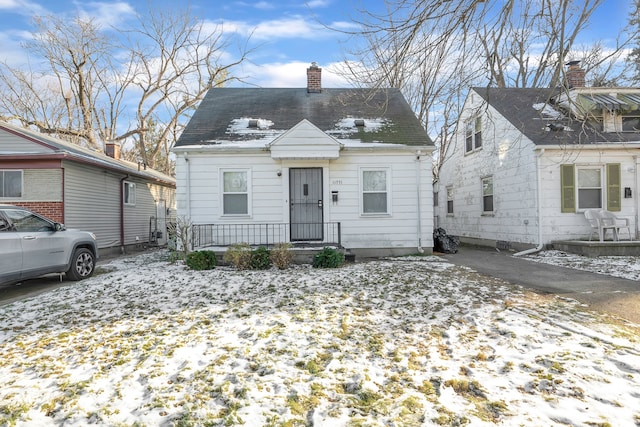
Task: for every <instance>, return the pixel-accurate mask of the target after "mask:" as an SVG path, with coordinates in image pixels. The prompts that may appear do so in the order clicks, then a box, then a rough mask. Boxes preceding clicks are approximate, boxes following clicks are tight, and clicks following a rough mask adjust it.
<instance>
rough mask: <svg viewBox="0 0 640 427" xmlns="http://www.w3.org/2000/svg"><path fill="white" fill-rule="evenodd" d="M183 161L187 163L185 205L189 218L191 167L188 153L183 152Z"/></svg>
mask: <svg viewBox="0 0 640 427" xmlns="http://www.w3.org/2000/svg"><path fill="white" fill-rule="evenodd" d="M184 161H185V163H186V164H187V191H186V194H185V196H186V198H187V200H186V203H185V204H186V205H187V214H186V215H185V216H186V217H187V218H189V219H191V167H190V165H189V153H188V152H186V151H185V152H184Z"/></svg>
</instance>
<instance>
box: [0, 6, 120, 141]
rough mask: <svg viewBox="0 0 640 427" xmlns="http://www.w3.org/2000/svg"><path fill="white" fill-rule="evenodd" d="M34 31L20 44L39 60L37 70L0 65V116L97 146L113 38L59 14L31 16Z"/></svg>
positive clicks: (110, 72)
mask: <svg viewBox="0 0 640 427" xmlns="http://www.w3.org/2000/svg"><path fill="white" fill-rule="evenodd" d="M34 22H35V25H36V30H35V31H34V33H33V39H32V40H31V41H29V42H28V43H26V44H25V48H26V49H27V50H28V51H29V52H31V53H33V54H34V57H35V58H40V59H41V60H42V62H43V64H42V67H40V69H42V71H36V72H31V71H25V70H21V69H19V68H12V67H10V66H9V65H8V64H4V66H3V67H2V68H0V83H1V84H2V89H3V90H2V94H3V95H4V96H3V97H2V98H1V99H0V103H1V106H2V110H4V114H3V115H4V116H8V118H13V119H17V120H19V121H21V122H22V124H23V125H26V126H35V127H36V128H37V129H38V130H40V131H41V132H43V133H48V134H54V135H56V136H59V137H61V138H64V139H68V140H71V141H74V142H78V141H83V142H84V143H86V144H87V145H88V146H89V147H91V148H96V149H97V148H101V146H102V143H101V141H102V140H103V136H104V135H102V132H101V129H103V128H104V123H101V120H100V118H101V117H103V116H104V108H107V109H109V108H114V107H117V101H118V100H117V99H116V100H114V102H113V103H112V105H108V104H104V103H99V99H100V98H101V97H102V96H104V95H105V94H106V93H108V92H109V91H110V90H111V89H110V87H109V85H110V80H109V77H110V75H111V74H113V71H112V70H113V69H114V66H113V64H112V63H111V55H110V54H111V51H112V45H113V41H112V40H110V39H109V38H108V37H107V36H106V35H105V34H102V33H100V31H99V29H98V27H97V26H96V25H95V24H94V22H93V21H91V20H83V19H80V18H76V19H75V20H72V21H70V22H68V21H66V20H64V19H62V18H58V17H53V16H51V17H46V18H44V17H40V18H35V20H34Z"/></svg>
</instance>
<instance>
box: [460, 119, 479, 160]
mask: <svg viewBox="0 0 640 427" xmlns="http://www.w3.org/2000/svg"><path fill="white" fill-rule="evenodd" d="M469 143H470V145H471V147H469ZM481 149H482V117H480V116H475V117H473V118H472V119H470V120H468V121H467V122H466V123H465V127H464V152H465V154H467V153H473V152H474V151H478V150H481Z"/></svg>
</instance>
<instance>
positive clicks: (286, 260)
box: [269, 243, 293, 270]
mask: <svg viewBox="0 0 640 427" xmlns="http://www.w3.org/2000/svg"><path fill="white" fill-rule="evenodd" d="M269 258H270V259H271V262H272V263H273V265H275V266H276V267H277V268H278V269H279V270H284V269H285V268H288V267H289V265H291V260H292V259H293V252H292V251H291V243H278V244H277V245H275V246H274V248H273V249H271V254H270V257H269Z"/></svg>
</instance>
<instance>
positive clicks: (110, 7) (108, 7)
mask: <svg viewBox="0 0 640 427" xmlns="http://www.w3.org/2000/svg"><path fill="white" fill-rule="evenodd" d="M0 1H1V0H0ZM78 13H79V14H80V16H82V17H83V18H91V19H93V20H94V22H95V23H96V24H97V25H99V26H100V27H102V28H107V27H118V24H121V23H122V22H123V21H125V20H126V19H127V18H133V17H135V16H136V11H135V9H134V8H133V7H132V6H131V5H130V4H129V3H126V2H115V3H103V2H89V3H80V2H79V3H78Z"/></svg>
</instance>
